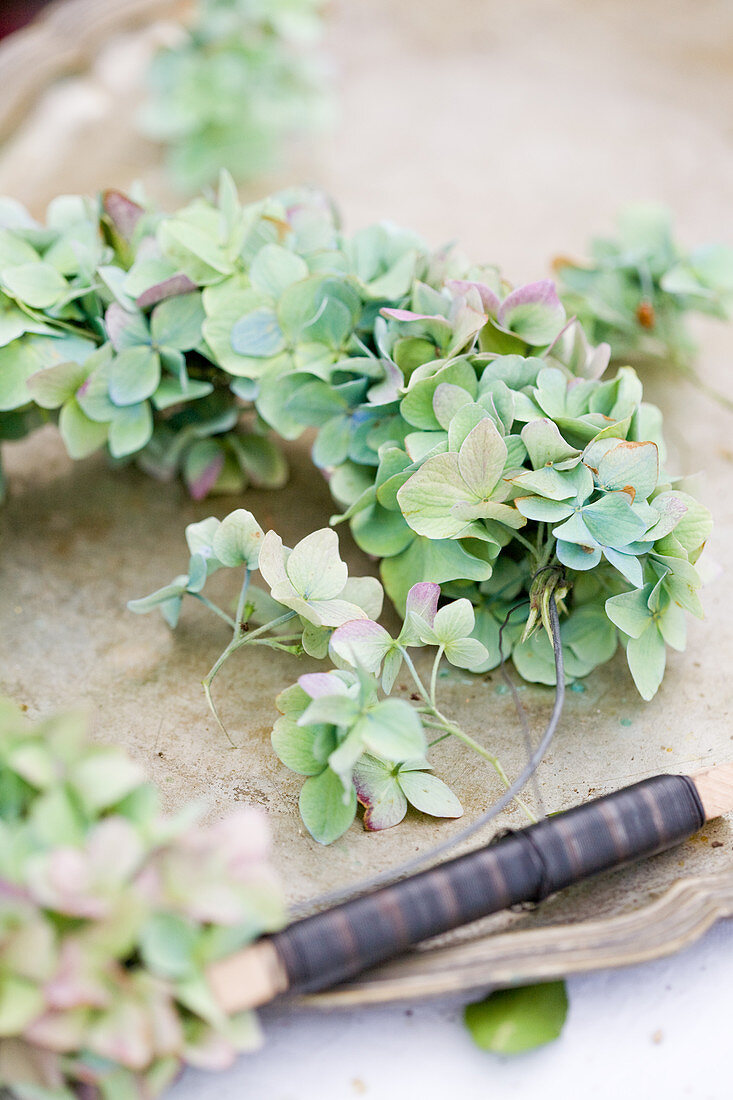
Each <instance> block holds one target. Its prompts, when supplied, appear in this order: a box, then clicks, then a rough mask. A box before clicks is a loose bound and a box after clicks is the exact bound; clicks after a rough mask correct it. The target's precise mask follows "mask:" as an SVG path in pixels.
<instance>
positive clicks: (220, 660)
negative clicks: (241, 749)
mask: <svg viewBox="0 0 733 1100" xmlns="http://www.w3.org/2000/svg"><path fill="white" fill-rule="evenodd" d="M294 618H295V612H294V611H288V612H286V613H285V614H284V615H280V616H279V617H278V618H277V619H273V620H272V621H271V622H269V623H265V625H264V626H261V627H258V629H257V630H253V631H252V633H251V634H247V633H243V634H239V633H235V635H234V637H233V638H232V640H231V642H230V643H229V645H228V646H227V647H226V649H225V650H224V651H223V652H222V653H220V654H219V656H218V657H217V659H216V660H215V661H214V663H213V665H212V666H211V668H210V669H209V671H208V672H207V673H206V676H204V678H203V680H202V681H201V683H202V685H203V689H204V695H205V696H206V701H207V703H208V704H209V709H210V710H211V713H212V714H213V716H214V718H215V720H216V723H217V725H218V726H219V729H220V730H221V731H222V732H223V734H224V736H225V737H226V739H227V741H228V742H229V744H230V745H231V746H232V748H236V747H237V746H236V745H235V744H234V742H233V741H232V739H231V737H230V736H229V732H228V730H227V728H226V726H225V725H224V723H223V722H222V720H221V718H220V717H219V712H218V710H217V709H216V705H215V703H214V700H213V698H212V695H211V685H212V684H213V682H214V679H215V677H216V675H217V673H218V672H219V669H220V668H221V667H222V665H223V664H224V663H225V661H227V660H228V659H229V658H230V657H231V655H232V653H235V652H236V651H237V650H238V649H241V648H242V646H245V645H249V644H251V643H252V642H255V641H256V640H257V639H258V638H261V637H262V635H263V634H264V633H266V631H268V630H274V629H275V627H277V626H280V624H281V623H286V622H288V621H289V620H290V619H294ZM235 629H236V624H235Z"/></svg>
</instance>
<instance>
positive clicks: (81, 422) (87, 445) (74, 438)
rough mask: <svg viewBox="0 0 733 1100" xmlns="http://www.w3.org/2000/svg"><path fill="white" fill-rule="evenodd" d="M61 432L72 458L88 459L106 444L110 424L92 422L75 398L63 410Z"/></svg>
mask: <svg viewBox="0 0 733 1100" xmlns="http://www.w3.org/2000/svg"><path fill="white" fill-rule="evenodd" d="M59 431H60V432H61V438H62V439H63V441H64V443H65V445H66V450H67V451H68V452H69V455H70V456H71V458H86V456H87V455H90V454H93V453H94V451H96V450H98V449H99V448H100V447H101V446H102V445H103V444H104V443H106V441H107V435H108V432H109V424H99V423H98V422H97V421H96V420H90V419H89V417H88V416H87V415H86V413H85V412H83V410H82V408H81V406H80V405H79V402H78V401H77V400H76V398H75V397H74V398H72V399H71V401H67V402H66V404H65V405H64V407H63V408H62V410H61V414H60V416H59Z"/></svg>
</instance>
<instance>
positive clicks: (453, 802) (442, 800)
mask: <svg viewBox="0 0 733 1100" xmlns="http://www.w3.org/2000/svg"><path fill="white" fill-rule="evenodd" d="M398 778H399V782H400V787H401V788H402V790H403V792H404V794H405V797H406V798H407V801H408V802H409V803H410V805H412V806H414V807H415V809H416V810H420V812H421V813H423V814H430V815H431V816H432V817H461V816H462V814H463V806H462V805H461V803H460V802H459V801H458V799H457V798H456V796H455V795H454V794H453V791H452V790H451V789H450V787H448V786H447V785H446V784H445V783H444V782H443V780H442V779H438V777H437V775H431V774H430V772H426V771H419V770H416V771H408V770H406V769H404V768H400V771H399V775H398Z"/></svg>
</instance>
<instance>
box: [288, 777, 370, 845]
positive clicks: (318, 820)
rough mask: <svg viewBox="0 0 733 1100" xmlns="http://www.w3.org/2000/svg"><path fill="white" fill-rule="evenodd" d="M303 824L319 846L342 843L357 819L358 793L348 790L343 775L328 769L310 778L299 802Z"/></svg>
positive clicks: (305, 784)
mask: <svg viewBox="0 0 733 1100" xmlns="http://www.w3.org/2000/svg"><path fill="white" fill-rule="evenodd" d="M298 805H299V807H300V816H301V817H302V818H303V824H304V825H305V827H306V829H307V830H308V832H309V833H310V834H311V836H312V837H313V839H314V840H317V841H318V843H319V844H331V843H332V842H333V841H334V840H338V838H339V837H340V836H342V835H343V833H345V832H346V830H347V829H348V828H349V826H350V825H351V823H352V821H353V820H354V818H355V817H356V791H355V790H354V788H353V787H351V788H350V790H349V791H347V792H345V791H344V785H343V783H342V782H341V778H340V776H338V775H336V773H335V772H333V771H331V769H330V768H326V770H325V771H324V772H322V773H321V774H320V775H314V776H311V777H310V778H309V779H306V781H305V783H304V784H303V789H302V791H301V792H300V799H299V802H298Z"/></svg>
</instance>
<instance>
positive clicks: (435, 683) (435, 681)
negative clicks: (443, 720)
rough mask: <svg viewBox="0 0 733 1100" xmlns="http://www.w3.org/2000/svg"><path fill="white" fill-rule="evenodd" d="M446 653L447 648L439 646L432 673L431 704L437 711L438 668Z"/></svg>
mask: <svg viewBox="0 0 733 1100" xmlns="http://www.w3.org/2000/svg"><path fill="white" fill-rule="evenodd" d="M444 652H445V647H444V646H442V645H439V646H438V652H437V653H436V654H435V660H434V661H433V669H432V672H431V673H430V702H431V704H432V706H433V707H435V708H436V710H437V705H438V704H437V703H436V701H435V695H436V692H437V690H438V668H439V666H440V662H441V660H442V657H443V653H444Z"/></svg>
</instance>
